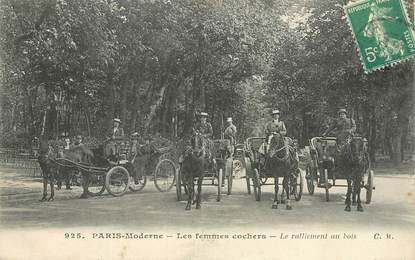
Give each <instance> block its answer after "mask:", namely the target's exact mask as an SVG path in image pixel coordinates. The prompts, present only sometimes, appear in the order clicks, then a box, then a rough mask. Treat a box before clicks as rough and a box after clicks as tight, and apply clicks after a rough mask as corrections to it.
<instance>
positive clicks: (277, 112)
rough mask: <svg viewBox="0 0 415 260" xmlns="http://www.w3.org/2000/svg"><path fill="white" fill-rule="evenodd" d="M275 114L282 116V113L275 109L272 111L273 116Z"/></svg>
mask: <svg viewBox="0 0 415 260" xmlns="http://www.w3.org/2000/svg"><path fill="white" fill-rule="evenodd" d="M275 114H278V115H279V114H280V111H279V110H278V109H274V110H272V112H271V115H275Z"/></svg>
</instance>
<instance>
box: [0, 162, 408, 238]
mask: <svg viewBox="0 0 415 260" xmlns="http://www.w3.org/2000/svg"><path fill="white" fill-rule="evenodd" d="M411 171H412V170H409V171H407V172H405V174H400V172H399V171H398V172H392V173H391V171H389V170H379V171H377V172H378V174H376V172H375V175H376V176H375V186H376V190H374V193H373V199H372V203H371V204H369V205H367V204H363V207H364V210H365V211H364V212H357V211H356V207H353V208H352V211H351V212H345V211H344V194H345V191H346V188H344V187H333V188H332V189H331V190H330V199H331V200H330V201H329V202H325V197H324V190H323V189H319V188H317V189H316V191H315V193H314V195H313V196H310V195H308V193H307V189H306V187H304V194H303V196H302V199H301V201H299V202H295V201H292V206H293V210H291V211H287V210H285V208H284V207H283V206H282V207H280V208H279V209H277V210H273V209H271V205H272V199H273V186H265V187H263V196H262V200H261V201H260V202H257V201H255V200H254V197H253V195H252V194H251V195H248V194H247V190H246V184H245V180H244V179H238V180H235V181H234V185H233V192H232V195H230V196H227V195H226V193H225V190H226V188H224V189H223V191H224V194H223V196H222V201H221V202H217V201H216V191H217V188H216V187H213V186H203V191H202V192H203V197H202V209H201V210H195V209H194V207H193V209H192V211H190V212H189V211H185V210H184V208H185V202H184V201H183V202H179V201H177V200H176V193H175V190H174V189H172V190H171V191H170V192H166V193H161V192H158V191H157V190H156V189H155V187H154V185H153V184H152V183H151V182H150V183H147V186H146V187H145V188H144V190H142V191H140V192H137V193H131V192H129V193H127V194H126V195H124V196H123V197H112V196H110V195H108V194H106V193H104V195H103V196H99V197H92V198H89V199H79V195H80V194H81V190H80V188H79V187H74V189H73V190H70V191H67V190H60V191H56V193H55V200H54V201H52V202H39V199H40V197H41V188H42V185H41V183H40V179H35V178H33V177H30V176H27V175H24V174H22V173H21V172H19V170H16V169H4V168H3V169H0V203H1V208H0V225H1V226H2V227H3V228H8V229H10V228H11V229H21V228H44V227H48V228H54V227H56V228H63V227H65V228H69V227H116V228H117V227H118V228H119V227H124V228H125V227H136V228H144V227H145V228H150V229H151V228H163V227H181V228H193V227H204V228H206V227H209V228H213V229H221V228H230V227H238V228H240V227H249V228H256V227H258V228H259V227H269V228H272V227H281V226H284V227H285V228H288V229H289V228H290V227H292V228H298V229H302V228H319V227H325V228H330V227H341V228H356V227H357V228H364V229H376V228H378V227H386V226H387V227H391V228H397V229H402V230H406V229H408V228H414V227H415V203H414V202H415V199H414V191H415V178H414V176H413V175H412V173H411ZM362 199H363V201H365V190H363V191H362Z"/></svg>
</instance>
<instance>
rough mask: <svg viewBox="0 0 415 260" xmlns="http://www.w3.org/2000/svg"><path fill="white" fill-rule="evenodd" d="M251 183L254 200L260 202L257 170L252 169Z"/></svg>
mask: <svg viewBox="0 0 415 260" xmlns="http://www.w3.org/2000/svg"><path fill="white" fill-rule="evenodd" d="M252 182H253V183H254V195H255V200H256V201H260V200H261V181H260V178H259V172H258V169H256V168H255V169H254V172H253V174H252Z"/></svg>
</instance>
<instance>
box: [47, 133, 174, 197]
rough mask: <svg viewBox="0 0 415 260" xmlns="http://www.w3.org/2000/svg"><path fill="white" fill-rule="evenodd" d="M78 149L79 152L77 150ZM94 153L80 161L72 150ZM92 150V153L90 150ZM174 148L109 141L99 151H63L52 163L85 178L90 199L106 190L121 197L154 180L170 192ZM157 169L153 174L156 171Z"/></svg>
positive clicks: (119, 140)
mask: <svg viewBox="0 0 415 260" xmlns="http://www.w3.org/2000/svg"><path fill="white" fill-rule="evenodd" d="M77 148H78V149H77ZM79 148H82V149H81V154H82V150H83V151H84V153H85V152H86V153H88V151H89V152H92V154H91V155H92V158H91V160H88V162H85V160H82V159H80V160H77V159H76V156H73V154H72V156H71V150H73V149H76V150H79ZM90 148H92V149H90ZM172 148H173V147H172V146H171V145H170V146H167V147H162V148H155V147H152V146H151V145H150V144H147V145H141V144H139V142H138V139H137V138H118V139H108V140H106V141H104V142H103V143H102V144H100V145H99V146H96V147H87V145H81V146H79V147H74V148H72V149H70V150H66V151H65V150H61V152H60V153H59V155H60V156H57V157H56V158H54V159H52V160H51V161H52V163H53V164H55V165H57V166H58V167H59V168H60V169H61V170H66V171H68V170H69V171H77V172H80V173H81V174H82V175H83V179H85V180H84V182H86V183H84V185H83V186H84V192H85V189H86V193H87V194H88V195H91V196H97V195H100V194H102V193H103V192H104V191H105V189H106V190H107V191H108V193H110V194H111V195H113V196H122V195H124V194H125V193H126V192H127V191H128V190H131V191H140V190H142V189H143V188H144V186H145V185H146V183H147V177H152V178H153V180H154V184H155V187H156V188H157V189H158V190H159V191H161V192H165V191H169V190H170V189H171V188H172V187H173V185H174V182H175V172H176V166H175V163H174V162H173V160H171V159H169V158H168V157H172V156H171V154H172V153H173V149H172ZM153 169H154V170H153Z"/></svg>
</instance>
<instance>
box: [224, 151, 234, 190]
mask: <svg viewBox="0 0 415 260" xmlns="http://www.w3.org/2000/svg"><path fill="white" fill-rule="evenodd" d="M225 176H226V177H227V179H228V180H227V181H228V195H231V193H232V184H233V160H232V158H229V159H227V160H226V164H225Z"/></svg>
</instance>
